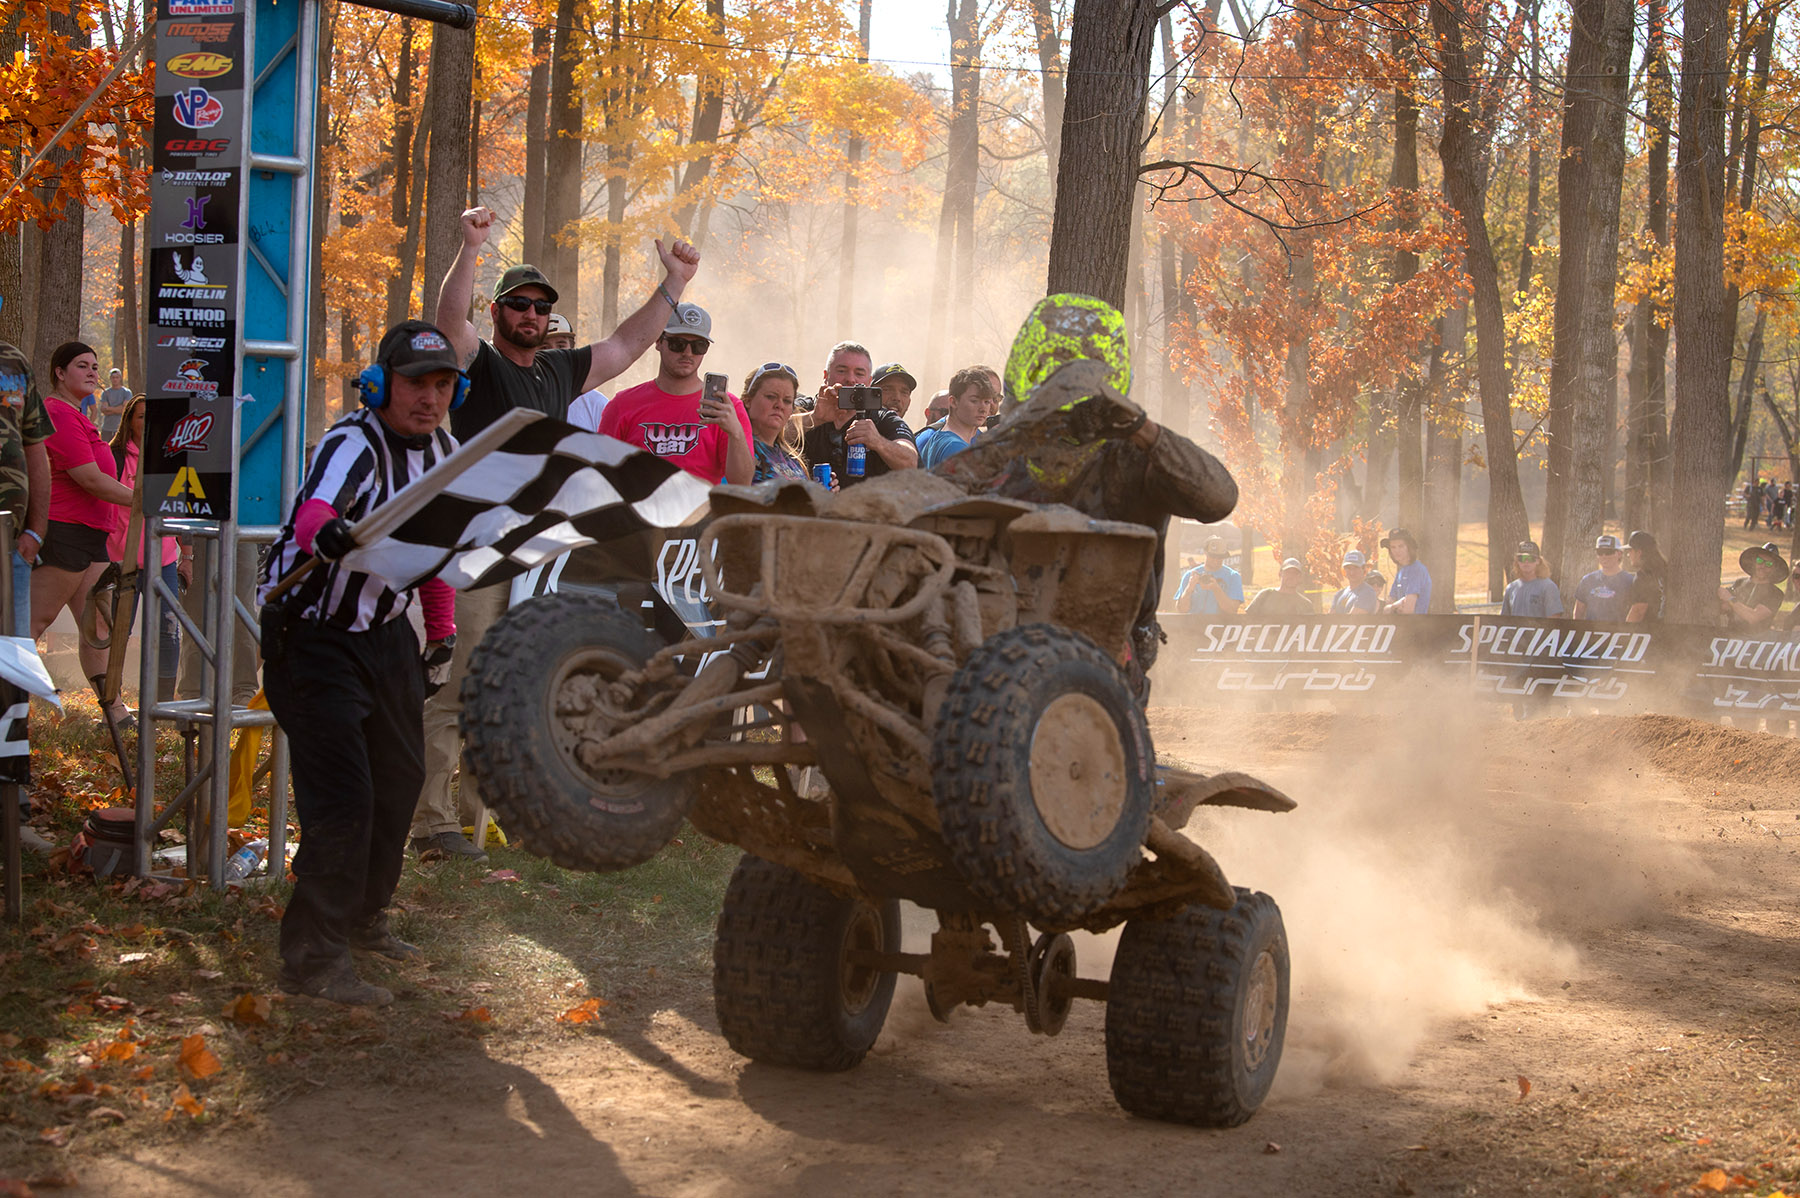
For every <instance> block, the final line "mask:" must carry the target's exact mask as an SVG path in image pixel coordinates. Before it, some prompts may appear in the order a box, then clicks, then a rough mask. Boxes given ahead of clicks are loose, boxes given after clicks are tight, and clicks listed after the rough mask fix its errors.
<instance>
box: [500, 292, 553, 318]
mask: <svg viewBox="0 0 1800 1198" xmlns="http://www.w3.org/2000/svg"><path fill="white" fill-rule="evenodd" d="M494 302H495V303H496V304H499V305H500V306H501V307H502V308H507V309H510V310H512V311H514V312H523V311H525V310H526V309H527V308H531V309H534V310H535V311H536V312H537V314H538V315H539V316H548V315H550V309H552V308H554V307H556V301H555V300H547V299H532V298H531V297H530V296H528V295H503V296H501V297H500V298H499V299H497V300H495V301H494Z"/></svg>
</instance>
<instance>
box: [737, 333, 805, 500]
mask: <svg viewBox="0 0 1800 1198" xmlns="http://www.w3.org/2000/svg"><path fill="white" fill-rule="evenodd" d="M799 391H800V376H799V374H798V373H796V372H795V370H794V368H793V367H792V366H788V365H786V364H784V363H781V362H764V363H763V364H762V365H761V366H758V367H757V368H756V369H755V370H752V371H751V372H750V375H749V377H748V378H746V379H745V380H744V393H743V394H744V410H745V411H746V412H748V413H749V415H750V433H751V436H752V437H753V438H754V441H755V449H756V473H755V475H754V476H753V477H752V478H751V481H752V482H758V483H760V482H767V481H768V480H769V479H772V478H805V477H807V473H806V453H805V451H804V450H803V449H802V448H801V445H800V426H799V424H798V423H797V422H796V421H795V420H794V399H795V397H796V396H797V395H798V394H799Z"/></svg>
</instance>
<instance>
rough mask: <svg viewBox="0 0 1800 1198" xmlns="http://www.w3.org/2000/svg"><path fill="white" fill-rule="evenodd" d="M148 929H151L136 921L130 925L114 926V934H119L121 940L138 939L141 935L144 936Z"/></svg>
mask: <svg viewBox="0 0 1800 1198" xmlns="http://www.w3.org/2000/svg"><path fill="white" fill-rule="evenodd" d="M147 931H149V929H148V928H146V927H145V926H144V925H143V924H141V923H134V924H131V925H130V926H128V927H123V928H114V929H113V935H115V936H117V937H118V938H119V939H121V940H136V939H137V938H138V937H139V936H142V935H143V934H144V933H145V932H147Z"/></svg>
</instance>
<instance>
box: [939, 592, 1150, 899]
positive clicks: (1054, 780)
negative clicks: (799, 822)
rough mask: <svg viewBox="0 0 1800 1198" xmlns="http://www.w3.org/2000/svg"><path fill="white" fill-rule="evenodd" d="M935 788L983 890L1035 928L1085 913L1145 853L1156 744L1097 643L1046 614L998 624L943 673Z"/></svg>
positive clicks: (948, 827)
mask: <svg viewBox="0 0 1800 1198" xmlns="http://www.w3.org/2000/svg"><path fill="white" fill-rule="evenodd" d="M939 712H940V715H939V719H938V726H937V732H936V735H935V736H934V738H933V745H932V761H931V766H932V798H933V800H934V802H935V804H936V807H937V814H938V822H939V824H940V825H941V827H942V829H943V835H944V842H945V844H946V845H947V846H948V848H949V850H950V856H951V859H952V860H953V861H954V862H955V863H956V867H957V869H958V871H959V872H961V874H962V876H963V880H964V881H965V882H966V883H967V884H968V886H969V889H970V890H972V891H974V893H975V895H976V897H977V898H980V899H982V900H984V901H985V902H986V903H988V904H991V905H992V906H993V907H995V908H998V909H1000V910H1002V911H1012V912H1017V913H1018V914H1020V915H1023V916H1025V918H1027V919H1028V920H1030V921H1031V922H1032V923H1034V924H1037V925H1039V926H1040V927H1069V926H1072V925H1074V924H1077V923H1079V922H1080V921H1081V920H1082V919H1083V918H1084V917H1086V916H1087V915H1089V914H1091V913H1092V912H1094V911H1095V910H1097V909H1098V908H1100V907H1101V906H1103V905H1105V903H1106V901H1107V900H1108V899H1110V898H1112V896H1113V895H1114V894H1115V893H1117V891H1118V889H1119V888H1120V887H1121V886H1123V885H1124V884H1125V876H1126V874H1127V873H1129V872H1130V870H1131V867H1132V866H1133V865H1135V864H1137V862H1138V861H1139V860H1140V859H1141V858H1142V853H1141V852H1140V846H1141V845H1142V844H1143V841H1144V834H1145V832H1146V831H1147V830H1148V829H1149V826H1150V806H1151V798H1152V795H1153V794H1154V779H1155V754H1154V751H1153V750H1152V749H1151V747H1150V731H1149V728H1148V726H1147V725H1146V724H1145V723H1144V715H1143V712H1142V711H1141V710H1139V708H1138V705H1137V703H1136V701H1135V700H1134V699H1133V698H1132V695H1131V690H1130V688H1129V687H1128V686H1127V685H1126V682H1125V678H1124V676H1123V675H1122V674H1121V673H1120V672H1119V668H1118V666H1117V665H1115V664H1114V663H1113V660H1112V659H1111V658H1110V657H1108V656H1107V655H1106V653H1105V652H1104V651H1103V650H1102V649H1101V648H1100V646H1098V645H1096V644H1094V642H1092V641H1090V640H1088V639H1087V638H1086V637H1084V636H1082V635H1080V634H1079V633H1075V632H1070V631H1068V630H1066V629H1062V628H1058V627H1056V626H1054V625H1050V624H1028V625H1025V626H1023V627H1019V628H1012V629H1008V630H1007V631H1005V632H1001V633H997V634H996V635H994V636H992V637H989V638H988V640H987V641H986V642H985V643H984V644H982V645H981V647H980V648H978V649H976V650H975V651H974V652H973V653H971V654H970V655H969V658H968V660H967V661H966V662H964V663H963V665H962V668H961V669H959V670H957V671H956V674H955V675H954V676H953V677H952V678H951V680H950V687H949V690H948V692H947V694H946V696H945V699H944V703H943V706H942V707H941V708H940V709H939Z"/></svg>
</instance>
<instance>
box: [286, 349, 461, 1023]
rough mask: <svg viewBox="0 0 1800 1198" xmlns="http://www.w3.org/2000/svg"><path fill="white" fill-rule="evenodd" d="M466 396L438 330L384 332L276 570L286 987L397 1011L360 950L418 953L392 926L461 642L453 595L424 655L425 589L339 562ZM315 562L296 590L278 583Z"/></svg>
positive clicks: (433, 592)
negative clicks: (435, 674)
mask: <svg viewBox="0 0 1800 1198" xmlns="http://www.w3.org/2000/svg"><path fill="white" fill-rule="evenodd" d="M466 387H467V380H466V379H465V377H464V376H463V375H462V373H461V371H460V370H458V368H457V356H456V351H455V350H454V349H453V348H452V347H451V345H450V341H449V339H448V338H446V337H445V336H444V335H443V334H442V333H440V332H439V331H438V330H437V329H436V328H435V327H434V326H432V325H429V324H426V323H425V322H424V321H418V320H409V321H405V322H403V323H401V324H398V325H395V326H394V327H393V328H392V329H389V330H388V332H387V334H386V335H385V336H384V337H382V339H381V346H380V349H379V352H378V356H377V358H376V362H375V367H374V368H373V369H371V370H370V371H369V372H366V373H365V375H364V381H363V387H362V396H363V403H364V404H365V405H366V406H365V407H363V408H362V409H361V410H359V411H356V412H353V413H351V414H350V415H348V416H346V417H344V418H343V419H342V420H340V421H338V422H337V423H336V424H334V425H332V426H331V428H330V429H328V430H327V431H326V433H325V436H324V437H323V438H321V439H320V441H319V445H318V448H317V449H316V450H315V451H314V453H313V459H312V467H311V469H310V470H309V471H308V472H307V476H306V481H305V483H304V484H302V486H301V488H300V493H299V494H298V495H297V496H296V497H295V502H294V513H293V515H292V516H291V517H290V518H289V521H288V524H287V525H286V526H285V527H284V528H283V529H282V530H281V535H280V537H279V538H277V540H276V541H275V544H274V546H273V548H272V551H271V552H270V554H269V559H268V565H267V566H266V567H265V568H264V572H263V577H262V584H261V587H260V590H259V594H258V596H257V597H258V599H260V600H262V601H263V603H264V606H263V615H262V649H263V684H264V689H265V690H266V692H267V694H268V697H269V708H270V710H271V711H273V712H274V713H275V718H276V719H277V720H278V721H279V722H280V724H281V727H282V729H283V730H284V731H285V732H286V733H287V736H288V743H289V744H290V746H291V747H292V754H293V757H292V761H293V765H292V770H293V779H294V803H295V808H296V810H297V812H298V815H299V819H300V851H299V853H298V854H297V855H296V856H295V858H294V877H295V884H294V894H293V897H292V898H291V899H290V900H289V901H288V905H287V911H286V913H285V914H284V915H283V916H282V920H281V958H282V965H281V974H280V978H279V982H280V985H281V988H282V989H283V990H286V991H287V992H288V993H290V994H308V995H313V996H315V997H318V998H323V999H328V1000H329V1001H331V1002H337V1003H348V1004H359V1005H374V1006H380V1005H385V1004H387V1003H389V1002H392V1001H393V997H394V996H393V995H392V994H391V993H389V992H388V991H387V990H385V989H383V988H382V987H380V986H376V985H374V984H372V983H370V982H367V981H364V980H363V979H362V978H361V977H359V976H358V975H357V972H356V969H355V967H354V966H353V965H352V964H351V960H350V950H351V949H360V950H365V951H368V952H374V953H379V954H381V955H382V956H384V957H389V958H391V959H393V960H397V961H405V960H416V959H418V958H419V957H420V955H421V954H420V953H419V950H418V949H417V948H415V947H413V946H412V945H410V944H407V943H406V942H405V941H403V940H401V939H399V938H398V937H396V936H395V935H394V934H393V933H392V932H391V931H390V930H389V929H388V922H387V913H386V907H387V905H388V903H389V901H390V900H391V899H392V898H393V896H394V886H395V884H396V883H397V882H398V881H399V879H400V866H401V862H402V859H403V857H404V855H405V851H406V830H407V827H408V825H409V824H410V823H411V822H412V813H413V805H414V803H415V802H416V801H417V799H418V795H419V785H420V783H421V782H422V781H423V780H424V777H425V735H424V728H423V724H422V715H423V711H424V707H425V691H426V677H425V670H426V664H425V663H426V662H427V661H429V662H433V663H435V664H438V665H439V666H440V668H442V667H447V665H448V661H449V654H448V651H447V650H448V647H449V645H450V644H451V643H452V642H453V641H454V639H455V631H456V630H455V625H454V617H453V614H452V613H453V611H454V603H453V598H452V594H451V591H450V588H449V587H448V586H446V585H445V584H444V583H442V582H440V581H437V580H435V579H434V580H432V581H430V582H427V583H425V584H424V585H422V586H420V587H419V588H418V598H419V601H420V603H421V604H422V606H423V609H424V617H425V635H426V639H427V641H428V644H427V645H426V652H425V656H424V658H423V659H422V658H421V655H420V651H419V642H418V638H417V637H416V636H415V635H414V633H413V628H412V622H411V621H410V620H408V619H407V618H406V612H407V608H408V607H409V606H410V605H411V603H412V601H413V596H414V593H413V592H412V591H404V592H395V591H393V590H391V589H390V588H389V587H388V586H387V584H385V583H384V582H382V581H381V580H380V579H378V578H375V577H373V576H371V575H368V574H363V573H358V572H356V571H354V570H350V569H347V568H345V567H344V566H343V565H341V564H340V562H339V559H341V558H342V557H343V556H344V555H345V554H346V553H348V552H349V551H350V550H351V549H352V548H354V547H355V541H354V540H353V538H352V535H351V531H350V525H351V524H352V523H354V522H356V521H359V520H361V519H363V518H364V517H366V516H367V515H368V514H369V513H370V512H371V511H373V510H374V509H376V508H377V507H379V506H381V504H383V503H385V502H386V501H387V500H388V499H389V498H390V497H391V496H392V495H393V494H394V493H395V492H396V491H398V490H400V489H401V488H402V487H404V486H405V485H406V484H407V483H409V482H411V481H412V480H413V479H415V478H417V477H418V476H419V475H421V474H423V473H424V472H425V471H426V470H429V469H430V468H431V467H432V466H433V465H434V464H436V463H437V462H438V461H440V460H441V459H442V458H444V457H445V456H446V455H447V454H449V453H450V451H451V450H453V449H454V448H455V447H456V442H455V440H454V439H453V438H452V437H451V436H450V434H449V433H448V432H445V431H444V430H443V429H442V428H440V427H439V426H440V425H441V424H442V422H443V420H444V416H445V414H446V413H447V412H448V411H449V410H450V408H451V407H452V406H453V403H454V401H455V400H457V399H459V398H460V397H461V395H462V394H463V392H464V391H465V389H466ZM309 558H312V559H316V564H315V565H314V567H313V568H312V570H311V571H310V572H309V573H308V574H306V575H305V576H304V577H303V578H302V579H301V580H300V582H299V583H298V584H297V585H296V586H294V587H293V589H291V590H290V591H288V592H287V593H286V594H285V595H283V596H281V597H279V598H276V599H273V600H271V599H270V598H269V596H270V593H271V591H272V590H273V589H274V587H275V585H276V583H277V582H278V581H280V580H282V579H284V578H286V577H288V576H289V575H290V574H292V573H293V572H294V571H295V570H296V569H298V568H300V567H301V566H302V565H304V564H305V563H306V562H307V560H308V559H309Z"/></svg>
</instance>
